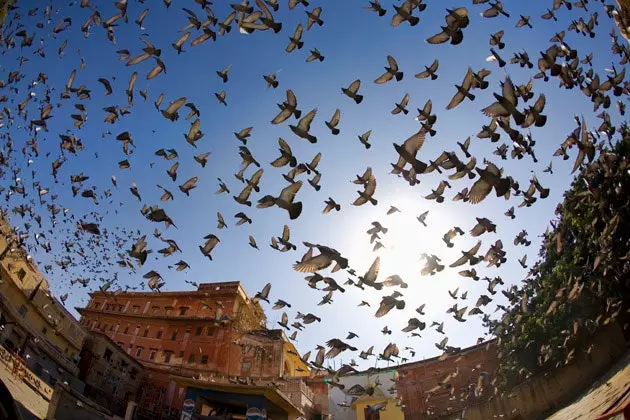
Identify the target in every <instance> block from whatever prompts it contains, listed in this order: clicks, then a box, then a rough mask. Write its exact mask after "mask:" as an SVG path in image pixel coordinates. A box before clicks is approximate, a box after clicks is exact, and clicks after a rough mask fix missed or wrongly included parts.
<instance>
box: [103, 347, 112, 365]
mask: <svg viewBox="0 0 630 420" xmlns="http://www.w3.org/2000/svg"><path fill="white" fill-rule="evenodd" d="M112 354H113V353H112V351H111V350H110V349H105V353H103V359H105V360H107V361H108V362H109V361H111V359H112Z"/></svg>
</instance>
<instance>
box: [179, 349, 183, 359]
mask: <svg viewBox="0 0 630 420" xmlns="http://www.w3.org/2000/svg"><path fill="white" fill-rule="evenodd" d="M179 358H180V359H183V358H184V352H183V351H180V352H179Z"/></svg>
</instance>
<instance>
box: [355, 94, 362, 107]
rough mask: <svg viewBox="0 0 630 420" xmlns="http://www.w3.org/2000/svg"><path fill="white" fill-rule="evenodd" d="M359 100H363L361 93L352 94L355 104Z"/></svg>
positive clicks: (358, 102)
mask: <svg viewBox="0 0 630 420" xmlns="http://www.w3.org/2000/svg"><path fill="white" fill-rule="evenodd" d="M361 101H363V95H355V96H354V102H356V103H357V105H358V104H360V103H361Z"/></svg>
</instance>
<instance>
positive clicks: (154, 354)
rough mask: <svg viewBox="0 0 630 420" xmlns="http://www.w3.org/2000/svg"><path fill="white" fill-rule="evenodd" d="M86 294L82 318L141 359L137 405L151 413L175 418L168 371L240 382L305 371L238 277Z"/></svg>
mask: <svg viewBox="0 0 630 420" xmlns="http://www.w3.org/2000/svg"><path fill="white" fill-rule="evenodd" d="M90 296H91V300H90V302H89V304H88V305H87V306H86V307H85V308H77V311H79V313H80V314H81V324H82V325H83V326H84V327H85V328H86V329H89V330H91V331H100V332H102V333H103V334H105V335H107V336H108V337H109V338H110V339H111V340H112V341H113V342H115V343H116V344H118V345H119V346H120V347H121V348H122V349H124V350H125V351H126V352H127V353H128V354H129V355H131V356H132V357H134V358H136V359H137V360H138V361H139V362H141V363H142V365H143V366H144V367H145V375H144V382H143V384H141V388H142V390H143V392H142V393H141V395H140V397H139V401H138V402H139V408H140V410H142V411H143V412H146V413H153V415H154V416H162V418H168V414H165V413H174V414H173V415H172V417H173V418H175V417H177V415H178V413H179V411H180V410H181V408H182V405H183V400H184V391H185V389H184V387H181V386H178V385H177V383H176V381H175V380H173V377H185V378H194V379H205V380H208V381H213V382H215V383H221V382H224V383H233V382H238V383H241V384H247V383H255V382H261V381H263V380H272V379H279V378H293V377H300V376H308V375H309V370H308V366H307V365H306V364H305V363H304V362H302V361H301V359H300V358H299V356H298V355H297V351H296V350H295V347H294V346H293V344H292V343H290V342H289V340H288V339H287V338H286V335H284V333H282V332H280V331H277V330H276V331H275V332H274V330H271V331H269V330H266V329H265V328H264V326H265V322H266V316H265V313H264V311H263V310H262V308H261V307H260V305H259V304H258V303H257V302H254V301H253V300H252V299H250V298H249V297H248V295H247V293H246V292H245V290H244V289H243V287H242V286H241V284H240V282H224V283H210V284H201V285H199V287H198V290H195V291H187V292H160V293H154V292H148V293H144V292H125V293H103V292H100V291H99V292H94V293H91V295H90ZM155 418H160V417H155Z"/></svg>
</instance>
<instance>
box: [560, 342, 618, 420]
mask: <svg viewBox="0 0 630 420" xmlns="http://www.w3.org/2000/svg"><path fill="white" fill-rule="evenodd" d="M628 387H630V352H627V353H626V355H625V356H624V357H623V358H622V359H621V360H620V361H619V362H617V363H616V364H615V365H614V366H613V367H612V368H610V370H609V371H608V372H607V373H606V374H605V375H604V376H602V377H601V378H599V379H598V380H597V381H596V382H595V383H594V384H593V385H592V386H591V387H590V388H589V389H588V390H587V391H585V392H584V393H583V394H582V395H580V396H579V397H578V398H577V399H576V400H575V401H573V402H572V403H571V404H570V405H568V406H566V407H564V408H562V409H560V410H559V411H557V412H556V413H554V414H553V415H551V416H550V417H548V419H549V420H577V419H594V418H596V417H597V416H599V415H600V414H602V413H603V412H604V411H605V410H606V409H607V408H608V407H609V406H610V405H611V404H612V403H614V402H615V400H616V399H617V398H618V397H619V396H620V395H621V394H623V393H624V392H625V391H626V390H627V389H628Z"/></svg>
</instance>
